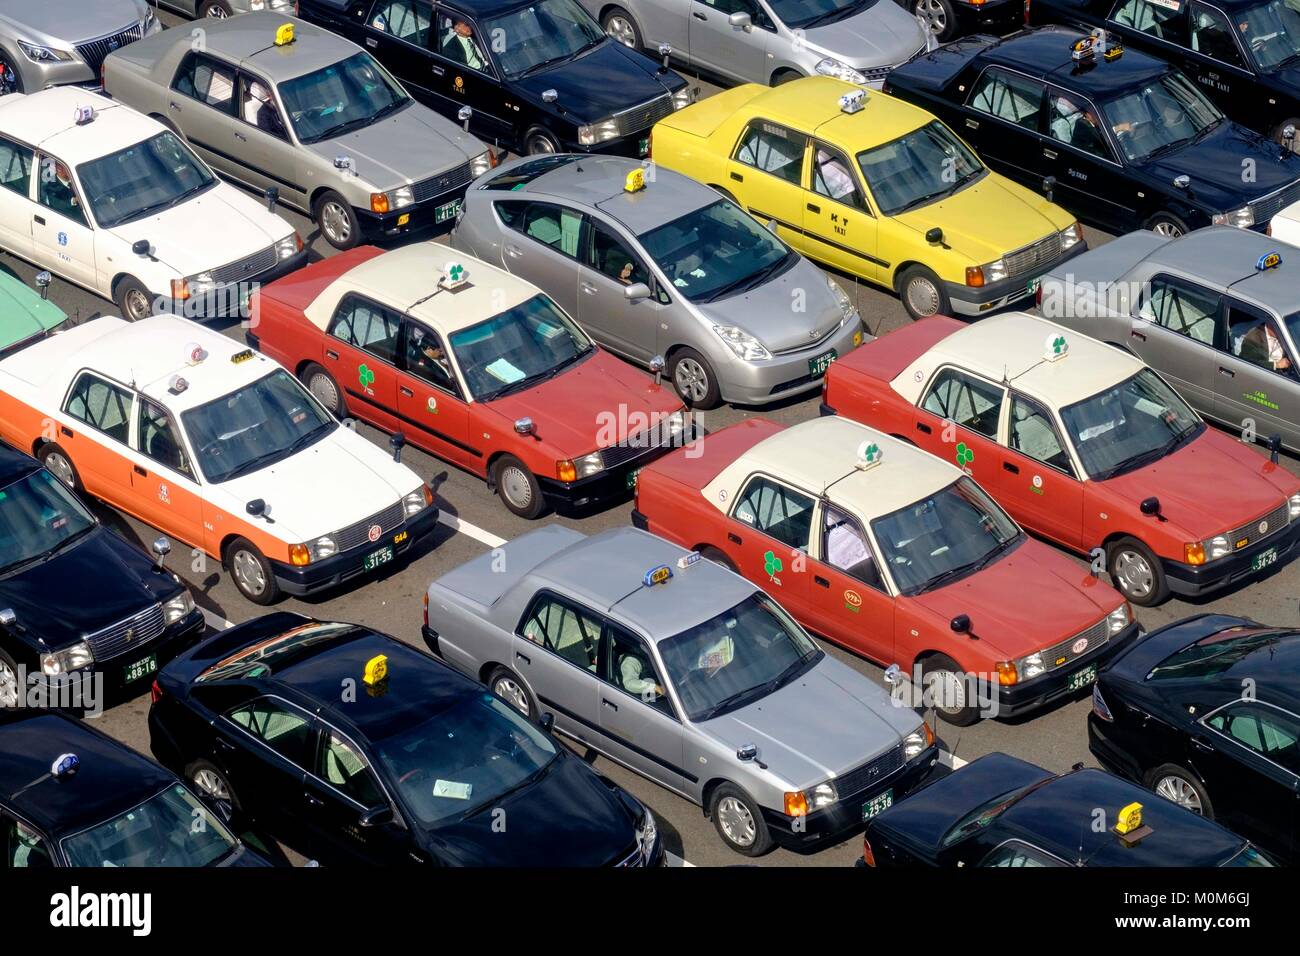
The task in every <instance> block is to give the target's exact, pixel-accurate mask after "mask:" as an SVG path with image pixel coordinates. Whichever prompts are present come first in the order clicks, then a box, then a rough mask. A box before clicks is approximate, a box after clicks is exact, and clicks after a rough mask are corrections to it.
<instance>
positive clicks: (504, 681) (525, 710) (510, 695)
mask: <svg viewBox="0 0 1300 956" xmlns="http://www.w3.org/2000/svg"><path fill="white" fill-rule="evenodd" d="M487 685H488V687H489V688H490V689H491V691H492V693H493V694H494V695H496V696H497V697H499V698H500V699H501V700H503V701H505V702H506V703H507V704H509V705H510V706H511V707H513V708H514V709H515V710H517V711H519V713H520V714H522V715H523V716H524V717H527V718H528V719H529V720H531V721H532V722H533V723H537V717H538V714H537V704H536V703H535V702H534V701H533V695H532V694H530V693H529V692H528V688H527V687H525V686H524V682H523V681H522V680H520V679H519V675H518V674H516V673H515V672H514V671H512V670H511V669H510V668H508V667H494V668H492V671H491V673H489V674H488V679H487Z"/></svg>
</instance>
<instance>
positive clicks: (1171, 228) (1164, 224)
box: [1151, 219, 1183, 239]
mask: <svg viewBox="0 0 1300 956" xmlns="http://www.w3.org/2000/svg"><path fill="white" fill-rule="evenodd" d="M1151 231H1152V232H1154V233H1155V234H1156V235H1157V236H1168V237H1169V238H1170V239H1177V238H1178V237H1179V236H1181V235H1182V234H1183V231H1182V230H1181V229H1179V228H1178V227H1177V226H1175V225H1174V224H1173V223H1172V222H1169V221H1167V220H1163V219H1162V220H1161V221H1160V222H1158V223H1156V224H1155V227H1154V228H1153V229H1152V230H1151Z"/></svg>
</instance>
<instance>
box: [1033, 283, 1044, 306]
mask: <svg viewBox="0 0 1300 956" xmlns="http://www.w3.org/2000/svg"><path fill="white" fill-rule="evenodd" d="M1042 304H1043V284H1042V283H1041V282H1040V283H1038V288H1037V289H1035V290H1034V305H1036V306H1041V305H1042Z"/></svg>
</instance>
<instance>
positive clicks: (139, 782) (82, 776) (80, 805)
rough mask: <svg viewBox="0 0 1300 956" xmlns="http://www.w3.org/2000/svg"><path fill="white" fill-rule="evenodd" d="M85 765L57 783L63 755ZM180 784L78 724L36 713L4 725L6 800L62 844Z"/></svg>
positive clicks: (0, 726)
mask: <svg viewBox="0 0 1300 956" xmlns="http://www.w3.org/2000/svg"><path fill="white" fill-rule="evenodd" d="M67 753H72V754H76V755H77V757H78V758H80V760H81V763H80V765H79V766H78V768H77V771H76V773H74V774H71V775H70V776H65V777H61V778H58V779H54V778H51V777H50V776H49V773H50V767H51V765H52V764H54V762H55V761H56V760H58V758H59V757H60V756H62V755H63V754H67ZM175 782H176V778H175V777H173V776H172V775H171V774H170V773H168V772H167V771H166V770H164V769H163V768H162V767H160V766H158V764H156V763H154V762H153V761H152V760H149V759H148V758H146V757H144V756H143V755H141V754H139V753H136V752H135V751H134V750H132V749H130V748H129V747H127V746H125V745H123V744H120V743H118V742H117V741H115V740H112V739H111V738H109V737H107V736H105V735H104V734H102V733H100V732H99V731H97V730H94V729H93V728H90V727H88V726H86V725H85V724H83V723H81V722H80V721H78V720H74V719H72V718H71V717H67V716H65V715H62V714H58V713H49V712H43V713H36V712H32V713H29V714H24V715H21V716H18V717H15V718H10V719H6V720H4V721H0V802H4V803H6V804H8V805H9V806H12V807H13V808H14V809H15V810H16V811H17V812H18V813H19V814H20V815H22V816H24V817H26V818H27V819H28V820H30V821H31V822H32V823H33V824H34V825H36V826H37V827H40V828H41V829H42V830H45V831H46V833H47V835H49V836H51V837H54V838H57V837H58V836H63V835H67V834H69V833H72V832H75V831H77V830H80V829H82V828H84V827H87V826H92V825H94V824H97V823H101V822H103V821H105V820H107V819H109V818H110V817H112V816H114V815H116V814H119V813H122V812H124V811H126V810H129V809H131V808H132V807H134V806H136V805H138V804H139V803H141V802H142V801H144V800H146V799H148V798H149V797H151V796H153V795H154V794H155V793H157V792H158V791H159V790H161V789H162V788H163V787H165V786H166V785H167V784H169V783H175Z"/></svg>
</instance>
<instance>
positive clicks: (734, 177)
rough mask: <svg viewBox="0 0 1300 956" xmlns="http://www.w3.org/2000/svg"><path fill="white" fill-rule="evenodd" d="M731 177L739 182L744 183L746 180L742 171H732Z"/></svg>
mask: <svg viewBox="0 0 1300 956" xmlns="http://www.w3.org/2000/svg"><path fill="white" fill-rule="evenodd" d="M731 178H732V179H734V180H735V181H736V182H738V183H743V182H744V181H745V177H744V176H742V175H740V173H732V174H731Z"/></svg>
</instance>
